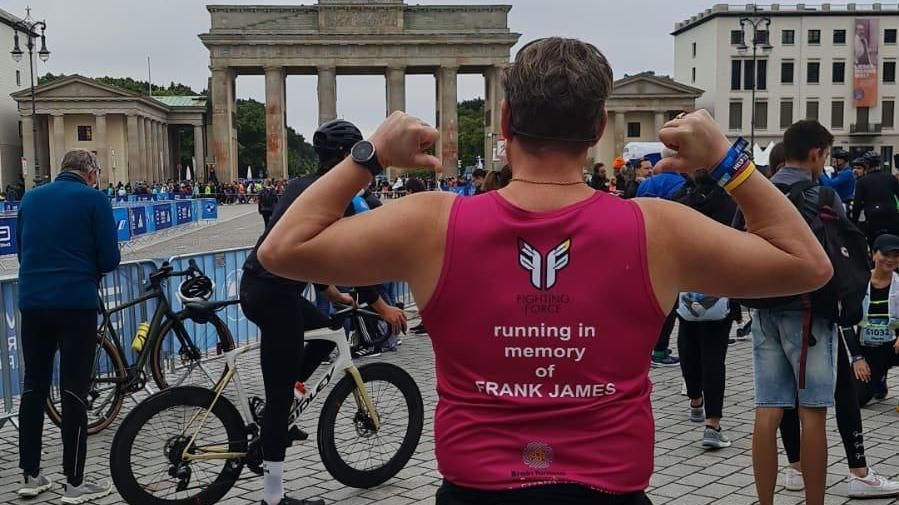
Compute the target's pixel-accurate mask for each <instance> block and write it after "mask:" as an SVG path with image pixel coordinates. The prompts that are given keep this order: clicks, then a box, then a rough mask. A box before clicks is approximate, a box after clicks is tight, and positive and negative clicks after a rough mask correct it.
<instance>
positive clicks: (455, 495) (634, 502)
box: [436, 480, 652, 505]
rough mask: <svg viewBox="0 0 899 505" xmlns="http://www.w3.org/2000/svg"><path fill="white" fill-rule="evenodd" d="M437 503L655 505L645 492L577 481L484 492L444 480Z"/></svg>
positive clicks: (438, 504) (467, 504) (464, 504)
mask: <svg viewBox="0 0 899 505" xmlns="http://www.w3.org/2000/svg"><path fill="white" fill-rule="evenodd" d="M436 505H652V502H651V501H649V498H647V497H646V494H645V493H642V492H641V493H631V494H626V495H613V494H606V493H601V492H599V491H594V490H592V489H589V488H586V487H583V486H578V485H576V484H551V485H545V486H535V487H528V488H522V489H512V490H508V491H483V490H480V489H471V488H464V487H461V486H457V485H455V484H452V483H450V482H448V481H446V480H444V481H443V485H442V486H440V489H438V490H437V503H436Z"/></svg>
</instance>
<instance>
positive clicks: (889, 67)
mask: <svg viewBox="0 0 899 505" xmlns="http://www.w3.org/2000/svg"><path fill="white" fill-rule="evenodd" d="M883 82H896V62H895V61H885V62H883Z"/></svg>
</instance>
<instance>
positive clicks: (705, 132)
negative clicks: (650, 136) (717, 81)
mask: <svg viewBox="0 0 899 505" xmlns="http://www.w3.org/2000/svg"><path fill="white" fill-rule="evenodd" d="M659 139H660V140H661V141H662V142H663V143H664V144H665V145H666V146H667V147H668V148H669V149H671V150H673V151H674V152H675V153H674V156H671V157H668V158H663V159H662V160H661V161H660V162H659V163H658V165H657V168H658V169H659V170H664V171H672V172H680V173H685V174H692V173H693V172H695V171H697V170H701V169H706V170H710V169H712V168H715V166H716V165H717V164H718V163H719V162H720V161H721V160H722V159H724V156H725V155H726V154H727V151H728V149H730V142H728V140H727V138H726V137H725V136H724V133H722V131H721V128H719V127H718V123H716V122H715V120H714V119H713V118H712V116H710V115H709V113H708V112H707V111H706V110H705V109H700V110H698V111H695V112H691V113H689V114H683V115H681V116H678V117H677V118H675V119H672V120H671V121H668V122H667V123H665V126H664V127H663V128H662V129H661V130H660V131H659Z"/></svg>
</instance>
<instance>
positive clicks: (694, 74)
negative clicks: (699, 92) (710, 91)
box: [691, 67, 696, 82]
mask: <svg viewBox="0 0 899 505" xmlns="http://www.w3.org/2000/svg"><path fill="white" fill-rule="evenodd" d="M691 74H692V76H691V82H696V67H693V68H692V69H691Z"/></svg>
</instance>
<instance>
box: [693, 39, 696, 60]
mask: <svg viewBox="0 0 899 505" xmlns="http://www.w3.org/2000/svg"><path fill="white" fill-rule="evenodd" d="M693 57H694V58H695V57H696V42H694V43H693Z"/></svg>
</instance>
